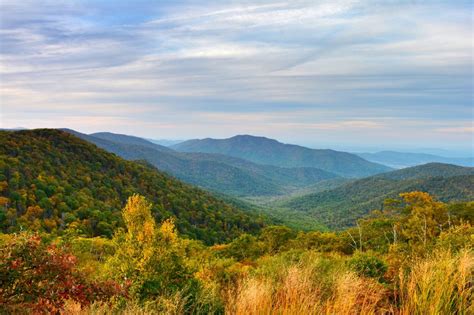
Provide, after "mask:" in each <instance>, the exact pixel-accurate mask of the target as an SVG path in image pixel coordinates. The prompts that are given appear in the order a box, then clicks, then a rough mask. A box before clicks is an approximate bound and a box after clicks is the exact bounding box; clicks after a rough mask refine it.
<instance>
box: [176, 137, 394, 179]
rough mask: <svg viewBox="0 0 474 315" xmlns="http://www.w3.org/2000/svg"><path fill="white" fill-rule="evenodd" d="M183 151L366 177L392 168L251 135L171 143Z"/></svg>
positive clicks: (330, 151) (354, 157) (346, 155)
mask: <svg viewBox="0 0 474 315" xmlns="http://www.w3.org/2000/svg"><path fill="white" fill-rule="evenodd" d="M171 148H172V149H175V150H177V151H181V152H202V153H219V154H224V155H229V156H234V157H238V158H242V159H246V160H249V161H252V162H254V163H259V164H270V165H274V166H279V167H315V168H319V169H322V170H325V171H328V172H332V173H335V174H337V175H339V176H343V177H364V176H368V175H374V174H377V173H382V172H385V171H389V170H391V168H389V167H386V166H384V165H380V164H376V163H372V162H369V161H366V160H364V159H363V158H361V157H359V156H357V155H354V154H351V153H347V152H341V151H335V150H330V149H310V148H306V147H303V146H299V145H294V144H285V143H281V142H279V141H277V140H274V139H270V138H266V137H256V136H251V135H237V136H234V137H231V138H227V139H211V138H206V139H202V140H199V139H194V140H188V141H184V142H181V143H178V144H176V145H173V146H171Z"/></svg>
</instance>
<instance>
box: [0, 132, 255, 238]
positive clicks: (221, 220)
mask: <svg viewBox="0 0 474 315" xmlns="http://www.w3.org/2000/svg"><path fill="white" fill-rule="evenodd" d="M0 183H1V187H2V190H1V191H0V197H4V198H7V199H6V205H7V208H8V219H7V216H6V215H5V213H4V212H3V211H0V227H1V228H2V229H3V230H6V231H16V230H18V229H19V228H20V226H21V227H22V228H27V227H31V228H32V229H34V230H41V229H44V230H46V231H53V230H57V229H58V230H61V229H63V228H64V227H66V226H67V225H68V224H69V225H70V224H74V226H76V229H77V230H78V233H80V234H86V235H108V236H110V235H111V234H112V232H113V230H114V229H115V228H116V227H117V226H120V225H121V224H122V219H121V214H120V211H121V208H122V207H123V205H124V202H125V201H126V199H127V198H128V197H129V196H130V195H131V194H134V193H139V194H141V195H143V196H145V197H146V198H148V200H150V201H151V202H152V203H153V214H154V216H155V217H156V219H157V220H158V221H160V220H162V219H164V218H166V217H169V216H174V217H176V218H177V225H178V227H179V229H180V231H181V232H182V233H183V234H185V235H188V236H189V237H192V238H198V239H202V240H204V241H205V242H207V243H214V242H221V241H224V240H228V239H231V238H233V237H235V236H237V235H239V234H240V233H242V232H244V231H256V230H258V229H259V227H260V226H261V224H262V220H260V219H259V218H257V217H256V216H253V215H251V214H249V213H246V212H245V211H243V210H241V209H239V208H237V207H234V206H231V205H229V204H227V203H226V202H223V201H221V200H219V199H217V198H215V197H213V196H211V195H210V194H209V193H207V192H205V191H203V190H201V189H198V188H195V187H192V186H190V185H187V184H184V183H182V182H181V181H179V180H176V179H175V178H173V177H171V176H168V175H166V174H164V173H162V172H160V171H158V170H157V169H155V168H154V167H151V166H147V165H142V164H139V163H135V162H130V161H126V160H124V159H122V158H119V157H117V156H116V155H114V154H111V153H109V152H107V151H105V150H102V149H99V148H97V146H95V145H93V144H91V143H89V142H87V141H84V140H82V139H79V138H77V137H76V136H74V135H71V134H69V133H66V132H63V131H60V130H54V129H37V130H31V131H16V132H7V131H0ZM2 202H4V203H5V199H2Z"/></svg>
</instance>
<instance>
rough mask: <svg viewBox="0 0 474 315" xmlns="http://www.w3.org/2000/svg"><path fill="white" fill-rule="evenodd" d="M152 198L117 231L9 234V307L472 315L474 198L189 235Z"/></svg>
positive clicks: (3, 273)
mask: <svg viewBox="0 0 474 315" xmlns="http://www.w3.org/2000/svg"><path fill="white" fill-rule="evenodd" d="M152 209H153V206H152V205H151V204H150V203H149V202H148V201H147V200H146V199H145V198H143V197H141V196H139V195H134V196H132V197H130V198H129V200H128V202H127V204H126V206H125V207H124V209H123V211H122V220H123V222H124V228H118V229H117V230H116V231H115V232H114V234H113V237H112V238H111V239H106V238H102V237H95V238H85V237H78V236H74V235H63V236H61V237H56V236H54V235H51V234H48V233H36V234H31V233H28V232H22V233H17V234H3V235H1V237H0V277H1V278H0V279H1V284H2V285H1V290H0V305H2V306H3V307H4V309H5V311H6V312H7V313H15V312H19V313H21V312H40V313H41V312H53V313H61V312H63V313H67V314H105V313H110V312H116V313H128V314H130V313H132V314H135V313H142V314H154V313H170V314H183V313H189V314H223V313H228V314H262V313H285V314H354V313H355V314H358V313H363V314H373V313H384V314H424V313H429V314H469V313H472V311H474V309H473V282H472V275H473V273H474V255H473V252H472V249H473V247H472V246H473V239H472V237H473V235H474V228H473V226H472V225H471V224H472V220H473V219H474V218H473V216H474V211H473V210H474V203H473V202H469V203H460V204H445V203H442V202H439V201H436V200H435V199H434V198H433V197H431V196H430V195H428V194H427V193H422V192H410V193H404V194H402V195H401V198H397V199H392V200H387V201H386V204H385V207H384V209H383V211H375V212H373V213H372V215H371V216H370V217H367V218H365V219H362V220H359V221H358V224H357V226H356V227H354V228H351V229H347V230H344V231H340V232H307V233H305V232H296V231H294V230H291V229H289V228H287V227H283V226H268V227H265V228H263V229H262V230H261V232H260V233H259V234H257V235H251V234H242V235H240V236H239V237H237V238H236V239H234V240H233V241H232V242H230V243H226V244H220V245H213V246H206V245H204V244H203V243H202V242H201V241H197V240H190V239H184V238H181V237H180V236H179V235H178V233H177V231H176V228H175V224H174V222H173V220H170V219H169V220H165V221H163V222H162V223H161V224H160V225H158V224H157V223H156V220H155V218H154V216H153V211H152Z"/></svg>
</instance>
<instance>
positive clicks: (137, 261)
mask: <svg viewBox="0 0 474 315" xmlns="http://www.w3.org/2000/svg"><path fill="white" fill-rule="evenodd" d="M151 208H152V206H151V204H150V203H149V202H148V201H146V199H145V198H144V197H142V196H139V195H133V196H131V197H130V198H129V199H128V202H127V205H126V206H125V208H124V209H123V212H122V216H123V219H124V222H125V225H126V228H127V231H126V232H124V231H119V232H118V233H116V234H115V235H114V238H113V241H114V242H115V244H116V248H117V250H116V252H115V255H114V256H113V257H112V258H111V259H110V261H109V262H108V265H109V271H110V274H111V276H113V277H115V278H116V279H117V280H120V281H125V282H128V283H129V284H130V285H131V287H130V289H131V294H132V295H134V296H135V297H136V298H138V299H140V300H142V299H144V298H153V297H158V296H161V295H165V294H170V293H173V292H176V291H178V290H181V289H183V288H185V287H186V286H192V285H193V283H192V282H193V280H192V274H191V271H190V270H188V268H187V267H186V266H185V264H184V261H183V258H184V248H183V246H181V245H182V244H181V240H180V239H179V238H178V235H177V232H176V228H175V225H174V222H173V220H171V219H169V220H166V221H164V222H163V223H162V224H161V226H160V227H159V228H158V227H157V226H156V223H155V220H154V218H153V216H152V215H151Z"/></svg>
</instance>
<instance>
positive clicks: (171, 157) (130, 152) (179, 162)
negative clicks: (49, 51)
mask: <svg viewBox="0 0 474 315" xmlns="http://www.w3.org/2000/svg"><path fill="white" fill-rule="evenodd" d="M66 131H68V132H70V133H72V134H75V135H76V136H78V137H80V138H82V139H84V140H87V141H89V142H91V143H94V144H96V145H97V146H99V147H100V148H103V149H105V150H107V151H109V152H112V153H115V154H117V155H119V156H121V157H123V158H125V159H127V160H146V161H147V162H149V163H150V164H152V165H153V166H155V167H156V168H158V169H159V170H162V171H164V172H167V173H168V174H170V175H173V176H175V177H177V178H179V179H181V180H183V181H185V182H187V183H190V184H193V185H198V186H200V187H203V188H206V189H209V190H213V191H217V192H220V193H225V194H229V195H233V196H239V197H241V196H270V195H279V194H285V193H287V192H288V191H292V190H295V189H299V188H302V187H306V186H309V185H314V184H315V183H318V182H320V181H323V180H327V179H331V178H336V177H338V176H337V175H335V174H332V173H330V172H326V171H323V170H320V169H316V168H310V167H300V168H282V167H276V166H271V165H260V164H256V163H252V162H249V161H246V160H243V159H238V158H234V157H229V156H225V155H221V154H206V153H182V152H177V151H174V150H171V149H169V148H167V147H164V146H161V145H157V144H155V143H151V142H149V141H147V140H144V139H142V138H137V137H132V136H126V135H120V134H112V133H96V134H91V135H85V134H81V133H78V132H75V131H73V130H66Z"/></svg>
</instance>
